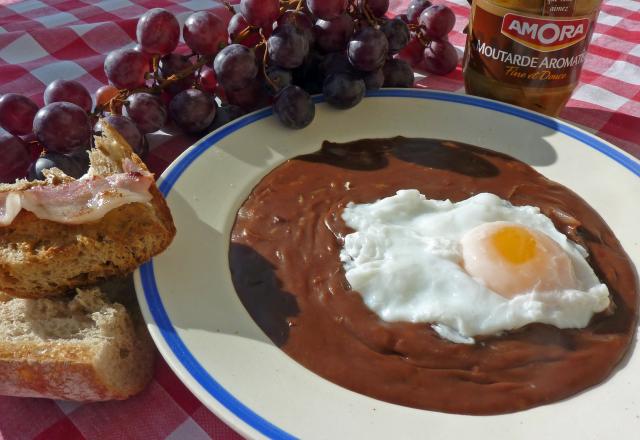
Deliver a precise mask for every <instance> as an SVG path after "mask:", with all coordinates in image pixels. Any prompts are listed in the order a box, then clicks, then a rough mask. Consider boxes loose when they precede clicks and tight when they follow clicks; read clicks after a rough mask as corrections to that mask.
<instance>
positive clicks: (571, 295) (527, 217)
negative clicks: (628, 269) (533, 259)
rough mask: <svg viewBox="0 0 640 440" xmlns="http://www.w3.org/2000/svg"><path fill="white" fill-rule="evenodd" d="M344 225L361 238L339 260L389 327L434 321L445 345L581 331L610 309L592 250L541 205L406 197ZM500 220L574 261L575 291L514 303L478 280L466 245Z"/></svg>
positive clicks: (347, 215) (360, 209) (365, 207)
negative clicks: (545, 240) (525, 330)
mask: <svg viewBox="0 0 640 440" xmlns="http://www.w3.org/2000/svg"><path fill="white" fill-rule="evenodd" d="M342 218H343V220H344V221H345V223H346V224H347V226H349V227H350V228H352V229H353V230H354V231H355V232H353V233H351V234H348V235H347V236H346V237H345V241H344V246H343V249H342V250H341V253H340V259H341V261H342V263H343V267H344V269H345V275H346V278H347V281H349V283H350V285H351V287H352V289H353V290H354V291H356V292H358V293H359V294H360V295H362V298H363V300H364V303H365V304H366V305H367V307H369V308H370V309H371V310H373V311H374V312H375V313H377V314H378V316H380V318H381V319H383V320H385V321H390V322H394V321H408V322H413V323H420V322H424V323H430V324H432V327H433V328H434V330H436V332H438V334H439V335H440V336H441V337H443V338H445V339H448V340H450V341H452V342H457V343H468V344H471V343H474V339H473V337H474V336H478V335H493V334H499V333H501V332H504V331H508V330H514V329H517V328H520V327H523V326H525V325H527V324H530V323H534V322H539V323H544V324H550V325H554V326H556V327H558V328H584V327H586V326H587V325H588V323H589V321H590V319H591V317H592V316H593V314H594V313H597V312H601V311H602V310H604V309H606V308H607V306H608V305H609V291H608V289H607V286H606V285H604V284H602V283H600V281H599V280H598V278H597V276H596V275H595V273H594V272H593V269H592V268H591V267H590V266H589V264H588V263H587V261H586V259H585V258H586V257H587V256H588V253H587V251H586V250H585V249H584V248H583V247H582V246H580V245H578V244H576V243H574V242H572V241H571V240H569V239H568V238H567V237H566V236H565V235H564V234H562V233H560V232H559V231H557V230H556V229H555V227H554V226H553V223H552V221H551V220H550V219H549V218H548V217H546V216H545V215H544V214H541V213H540V210H539V209H538V208H537V207H534V206H513V205H512V204H511V203H509V202H508V201H506V200H504V199H501V198H500V197H498V196H496V195H494V194H489V193H482V194H478V195H475V196H473V197H471V198H469V199H467V200H463V201H461V202H457V203H453V202H451V201H449V200H430V199H427V198H426V197H425V196H424V195H422V194H420V192H419V191H417V190H414V189H408V190H400V191H398V192H397V193H396V195H394V196H391V197H387V198H384V199H381V200H378V201H376V202H374V203H369V204H354V203H350V204H348V205H347V207H346V208H345V210H344V212H343V214H342ZM495 221H508V222H512V223H517V224H521V225H524V226H528V227H530V228H532V229H536V230H538V231H540V232H543V233H545V234H547V235H548V236H549V237H550V238H551V239H553V240H554V241H555V242H556V243H558V245H560V247H561V248H562V249H563V250H564V252H566V253H567V255H568V256H569V258H570V259H571V261H572V263H573V266H574V270H575V274H576V278H577V284H578V285H576V286H575V288H574V289H563V290H554V291H531V292H526V293H523V294H520V295H517V296H515V297H513V298H511V299H508V298H505V297H503V296H501V295H499V294H497V293H495V292H493V291H492V290H490V289H489V288H487V287H486V286H484V285H483V283H482V281H481V280H478V279H474V278H473V277H471V276H470V275H469V274H468V273H467V272H466V271H465V270H464V269H463V267H462V265H461V262H462V252H461V246H460V238H461V237H462V236H463V235H464V234H465V233H466V232H467V231H469V230H471V229H473V228H474V227H476V226H479V225H481V224H484V223H487V222H495Z"/></svg>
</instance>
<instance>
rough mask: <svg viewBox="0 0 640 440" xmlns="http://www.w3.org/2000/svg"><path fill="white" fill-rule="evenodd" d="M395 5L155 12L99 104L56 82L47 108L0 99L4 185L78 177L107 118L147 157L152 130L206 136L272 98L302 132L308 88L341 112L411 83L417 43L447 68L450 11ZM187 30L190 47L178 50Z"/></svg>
mask: <svg viewBox="0 0 640 440" xmlns="http://www.w3.org/2000/svg"><path fill="white" fill-rule="evenodd" d="M388 7H389V0H306V1H305V0H242V1H241V2H240V5H239V8H238V11H237V12H236V11H235V10H234V9H233V8H232V7H231V6H229V5H227V9H223V10H220V9H217V10H213V11H200V12H195V13H193V14H191V15H190V16H189V17H187V19H186V21H185V22H184V25H183V26H182V29H181V28H180V25H179V23H178V20H177V19H176V17H175V16H174V15H173V14H171V13H170V12H168V11H166V10H164V9H159V8H156V9H151V10H149V11H147V12H146V13H145V14H144V15H142V16H141V17H140V19H139V21H138V24H137V29H136V36H137V45H136V46H135V47H131V48H122V49H117V50H114V51H112V52H111V53H109V54H108V55H107V57H106V59H105V62H104V70H105V73H106V76H107V79H108V80H109V84H108V85H105V86H103V87H101V88H100V89H98V90H97V92H96V94H95V102H96V105H95V108H93V102H92V98H91V95H90V94H89V92H88V91H87V90H86V89H85V88H84V87H83V86H82V85H81V84H80V83H78V82H77V81H66V80H57V81H54V82H53V83H51V84H49V86H48V87H47V88H46V90H45V93H44V102H45V106H44V107H43V108H40V109H39V108H38V106H37V105H36V104H35V103H34V102H33V101H31V100H30V99H28V98H26V97H24V96H20V95H17V94H12V93H9V94H6V95H4V96H2V97H1V98H0V127H2V128H4V129H5V130H6V131H7V132H8V133H7V134H0V155H1V156H2V159H3V160H2V161H0V181H4V182H9V181H13V180H15V179H16V178H21V177H25V176H28V178H30V179H42V178H43V171H44V170H46V169H49V168H51V167H54V166H55V167H58V168H60V169H61V170H62V171H64V172H65V173H67V174H68V175H70V176H73V177H79V176H81V175H82V174H84V173H85V172H86V169H87V167H88V160H87V154H86V150H87V149H89V148H90V146H91V142H92V135H93V134H94V133H97V132H100V130H101V120H105V121H106V122H107V123H108V124H109V125H111V126H112V127H113V128H115V129H116V130H117V131H118V132H119V133H120V134H121V135H122V136H123V138H124V139H125V140H126V141H127V142H128V143H129V144H130V145H131V147H132V148H133V149H134V151H136V153H138V154H139V155H141V156H144V155H145V153H146V152H147V151H148V143H147V140H146V138H145V134H147V133H152V132H155V131H157V130H159V129H161V128H163V127H165V126H166V125H167V124H169V123H173V124H175V125H176V126H177V127H179V128H180V129H181V130H182V131H183V132H185V133H187V134H194V135H202V134H205V133H207V132H209V131H212V130H215V129H217V128H218V127H220V126H222V125H224V124H226V123H228V122H230V121H231V120H233V119H235V118H237V117H239V116H241V115H243V114H244V113H246V112H249V111H252V110H255V109H257V108H260V107H264V106H266V105H272V106H273V109H274V113H275V114H276V115H277V116H278V118H279V120H280V121H281V122H282V123H283V124H284V125H286V126H287V127H291V128H303V127H306V126H307V125H309V124H310V123H311V122H312V121H313V119H314V116H315V104H314V102H313V100H312V99H311V95H312V94H317V93H322V94H323V95H324V97H325V99H326V101H327V102H328V103H329V104H331V105H332V106H335V107H337V108H342V109H346V108H350V107H353V106H355V105H356V104H358V103H359V102H360V101H361V100H362V98H363V96H364V94H365V92H366V90H373V89H377V88H380V87H411V86H412V85H413V82H414V76H413V71H412V69H411V65H410V64H409V63H408V62H407V61H404V60H403V59H401V58H399V57H398V56H397V55H398V54H399V53H400V52H406V51H407V50H409V49H411V47H412V44H413V45H414V46H415V45H416V43H415V42H416V41H417V42H418V44H420V45H423V46H422V47H424V50H423V52H424V64H425V66H427V70H429V71H432V72H435V73H447V72H448V71H449V70H451V68H449V65H450V64H451V62H452V59H453V58H452V57H451V54H450V49H453V46H451V45H450V43H449V42H448V41H447V40H446V34H447V33H448V32H449V31H450V30H451V28H452V27H453V21H455V17H454V16H453V13H452V12H451V11H450V10H449V9H448V8H445V7H442V6H438V5H433V6H432V5H431V4H430V3H429V2H428V1H423V0H413V1H412V3H411V6H410V7H409V11H408V12H407V14H406V15H403V16H401V17H398V18H394V19H389V18H386V17H385V14H386V12H387V9H388ZM447 11H448V12H447ZM181 33H182V36H183V39H184V42H185V43H186V46H187V47H188V50H189V51H190V52H189V53H186V54H183V53H180V52H179V51H177V49H178V43H179V40H180V34H181ZM412 37H413V40H412ZM453 54H454V55H455V49H453ZM455 62H457V56H456V58H455ZM453 67H455V64H454V66H453ZM34 159H35V160H34Z"/></svg>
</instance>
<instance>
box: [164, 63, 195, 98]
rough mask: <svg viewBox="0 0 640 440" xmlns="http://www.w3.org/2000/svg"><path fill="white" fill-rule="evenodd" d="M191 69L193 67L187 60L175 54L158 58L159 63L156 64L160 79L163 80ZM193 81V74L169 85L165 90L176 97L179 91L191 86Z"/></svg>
mask: <svg viewBox="0 0 640 440" xmlns="http://www.w3.org/2000/svg"><path fill="white" fill-rule="evenodd" d="M191 67H193V64H191V61H189V58H188V57H186V56H184V55H180V54H177V53H170V54H168V55H165V56H163V57H162V58H160V61H159V62H158V72H159V73H160V77H161V78H164V79H167V78H169V77H170V76H171V75H175V74H177V73H180V72H181V71H184V70H186V69H189V68H191ZM194 80H195V74H193V73H192V74H190V75H188V76H187V77H185V78H183V79H180V80H178V81H175V82H173V83H171V84H170V85H169V86H168V87H167V88H166V90H167V91H168V92H169V93H170V94H171V95H176V94H178V93H180V92H181V91H183V90H185V89H188V88H190V87H191V86H192V85H193V82H194Z"/></svg>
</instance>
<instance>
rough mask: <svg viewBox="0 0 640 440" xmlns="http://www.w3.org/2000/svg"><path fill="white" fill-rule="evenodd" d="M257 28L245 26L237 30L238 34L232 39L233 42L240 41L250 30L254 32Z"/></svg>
mask: <svg viewBox="0 0 640 440" xmlns="http://www.w3.org/2000/svg"><path fill="white" fill-rule="evenodd" d="M257 29H258V28H256V27H254V26H247V27H246V28H244V29H242V30H241V31H240V32H238V35H237V36H236V38H234V39H233V42H234V43H240V42H241V41H243V40H244V39H246V38H247V37H248V36H249V35H250V34H251V33H252V32H255V31H256V30H257Z"/></svg>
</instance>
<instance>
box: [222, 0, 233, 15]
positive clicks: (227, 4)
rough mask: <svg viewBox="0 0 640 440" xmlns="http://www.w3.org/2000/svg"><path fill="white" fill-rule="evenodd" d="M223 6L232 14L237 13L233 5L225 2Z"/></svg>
mask: <svg viewBox="0 0 640 440" xmlns="http://www.w3.org/2000/svg"><path fill="white" fill-rule="evenodd" d="M222 4H223V5H225V6H226V7H227V9H228V10H229V11H230V12H231V13H232V14H235V13H236V10H235V9H234V7H233V5H232V4H231V3H229V2H225V1H223V2H222Z"/></svg>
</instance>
